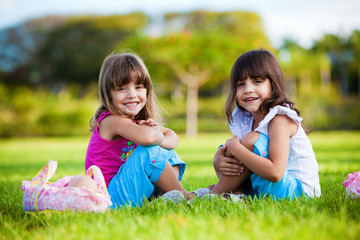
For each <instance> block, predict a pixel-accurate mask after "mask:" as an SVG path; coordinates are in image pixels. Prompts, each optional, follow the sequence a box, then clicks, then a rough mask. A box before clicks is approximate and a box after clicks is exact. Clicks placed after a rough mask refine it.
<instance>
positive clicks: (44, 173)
mask: <svg viewBox="0 0 360 240" xmlns="http://www.w3.org/2000/svg"><path fill="white" fill-rule="evenodd" d="M56 168H57V162H56V161H52V160H50V161H49V162H48V163H47V164H46V165H45V166H44V167H43V168H41V169H40V171H39V172H38V173H37V174H36V175H35V177H34V178H33V179H32V180H31V181H30V183H31V185H35V186H37V188H36V190H35V191H34V192H33V193H32V195H31V202H33V199H34V198H35V199H34V207H35V209H36V210H37V211H38V210H39V209H38V207H37V200H38V198H39V195H40V192H41V190H42V187H43V186H44V185H45V184H47V183H48V181H49V180H50V178H51V177H52V176H53V175H54V173H55V172H56Z"/></svg>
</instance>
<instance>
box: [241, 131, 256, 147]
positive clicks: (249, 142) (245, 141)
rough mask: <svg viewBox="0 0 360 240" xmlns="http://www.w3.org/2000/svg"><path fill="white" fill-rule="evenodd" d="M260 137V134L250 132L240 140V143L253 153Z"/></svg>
mask: <svg viewBox="0 0 360 240" xmlns="http://www.w3.org/2000/svg"><path fill="white" fill-rule="evenodd" d="M259 137H260V133H259V132H254V131H253V132H249V133H248V134H246V135H245V136H243V137H242V138H241V139H240V143H241V144H242V145H244V146H245V147H246V148H247V149H250V150H251V151H252V150H253V149H254V143H255V142H256V140H258V139H259Z"/></svg>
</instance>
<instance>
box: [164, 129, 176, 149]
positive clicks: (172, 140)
mask: <svg viewBox="0 0 360 240" xmlns="http://www.w3.org/2000/svg"><path fill="white" fill-rule="evenodd" d="M160 130H161V132H162V133H163V134H164V139H163V141H162V142H161V143H160V147H162V148H165V149H175V148H176V147H177V146H178V144H179V137H178V136H177V135H176V133H175V132H174V131H173V130H171V129H169V128H165V127H160Z"/></svg>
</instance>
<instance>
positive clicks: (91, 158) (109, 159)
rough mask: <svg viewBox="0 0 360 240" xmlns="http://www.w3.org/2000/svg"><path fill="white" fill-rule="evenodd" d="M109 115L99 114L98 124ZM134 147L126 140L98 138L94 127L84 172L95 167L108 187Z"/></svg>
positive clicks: (134, 145) (132, 143) (134, 144)
mask: <svg viewBox="0 0 360 240" xmlns="http://www.w3.org/2000/svg"><path fill="white" fill-rule="evenodd" d="M111 114H112V113H110V112H103V113H101V114H100V116H99V118H98V120H97V121H98V123H100V122H101V121H102V120H103V119H104V118H106V117H107V116H109V115H111ZM136 147H137V144H136V143H134V142H131V141H129V140H128V139H126V138H121V139H118V140H114V141H109V140H106V139H104V138H102V137H101V136H100V134H99V130H98V128H97V127H96V128H95V129H94V131H93V133H92V135H91V138H90V142H89V145H88V148H87V152H86V159H85V171H86V170H87V169H88V168H89V167H90V166H91V165H96V166H97V167H99V168H100V170H101V172H102V174H103V175H104V178H105V183H106V186H108V185H109V183H110V181H111V179H112V178H113V177H114V176H115V174H117V172H118V171H119V168H120V167H121V166H122V165H123V164H124V163H125V162H126V160H127V158H128V157H129V156H130V154H131V153H132V152H133V151H134V150H135V148H136Z"/></svg>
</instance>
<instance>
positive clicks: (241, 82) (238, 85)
mask: <svg viewBox="0 0 360 240" xmlns="http://www.w3.org/2000/svg"><path fill="white" fill-rule="evenodd" d="M244 85H245V82H244V81H238V82H237V83H236V86H237V87H241V86H244Z"/></svg>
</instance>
